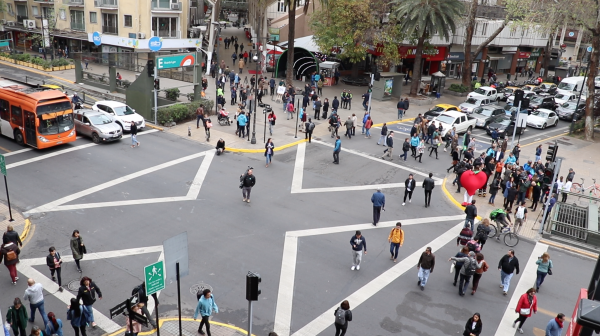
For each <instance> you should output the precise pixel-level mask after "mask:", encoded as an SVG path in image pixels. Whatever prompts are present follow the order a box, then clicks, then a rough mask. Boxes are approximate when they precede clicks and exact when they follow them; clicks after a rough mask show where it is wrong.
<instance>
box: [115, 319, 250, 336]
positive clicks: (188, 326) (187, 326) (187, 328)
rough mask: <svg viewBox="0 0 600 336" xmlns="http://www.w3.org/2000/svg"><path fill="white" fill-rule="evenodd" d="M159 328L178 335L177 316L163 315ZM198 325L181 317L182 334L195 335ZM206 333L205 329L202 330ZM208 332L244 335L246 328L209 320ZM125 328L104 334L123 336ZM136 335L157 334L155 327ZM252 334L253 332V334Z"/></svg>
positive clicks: (222, 335)
mask: <svg viewBox="0 0 600 336" xmlns="http://www.w3.org/2000/svg"><path fill="white" fill-rule="evenodd" d="M158 323H159V328H160V335H161V336H179V318H177V317H165V318H160V320H159V322H158ZM199 325H200V319H198V320H194V319H193V318H189V317H182V318H181V334H182V335H184V336H196V335H199V334H198V326H199ZM145 329H146V328H144V329H143V330H145ZM203 331H204V332H205V333H206V329H204V330H203ZM210 333H211V335H215V336H245V335H247V332H246V330H244V329H242V328H238V327H236V326H234V325H231V324H227V323H221V322H215V321H210ZM124 335H125V328H121V329H119V330H118V331H116V332H114V333H112V334H106V336H124ZM138 335H143V336H146V335H157V332H156V329H153V330H145V331H142V332H140V333H139V334H138ZM253 335H254V334H253Z"/></svg>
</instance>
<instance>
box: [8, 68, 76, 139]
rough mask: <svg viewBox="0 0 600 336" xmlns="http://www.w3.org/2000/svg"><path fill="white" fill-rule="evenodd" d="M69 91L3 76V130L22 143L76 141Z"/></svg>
mask: <svg viewBox="0 0 600 336" xmlns="http://www.w3.org/2000/svg"><path fill="white" fill-rule="evenodd" d="M73 120H74V119H73V107H72V105H71V100H69V97H67V95H66V94H65V93H63V92H61V91H59V90H52V89H49V88H48V87H32V86H28V85H23V84H20V83H16V82H12V81H10V80H5V79H0V133H1V134H2V135H4V136H6V137H9V138H11V139H14V140H15V141H16V142H17V143H18V144H20V145H28V146H32V147H35V148H40V149H41V148H48V147H53V146H56V145H60V144H64V143H67V142H72V141H75V138H76V134H75V125H74V123H73Z"/></svg>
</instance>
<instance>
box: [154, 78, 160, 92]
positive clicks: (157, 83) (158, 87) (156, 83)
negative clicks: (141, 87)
mask: <svg viewBox="0 0 600 336" xmlns="http://www.w3.org/2000/svg"><path fill="white" fill-rule="evenodd" d="M154 88H155V89H156V90H160V79H158V78H157V79H155V80H154Z"/></svg>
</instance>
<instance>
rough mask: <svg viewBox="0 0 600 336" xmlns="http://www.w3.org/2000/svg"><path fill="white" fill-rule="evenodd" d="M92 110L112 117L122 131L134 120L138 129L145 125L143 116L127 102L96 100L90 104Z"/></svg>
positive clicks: (127, 128) (126, 129) (128, 128)
mask: <svg viewBox="0 0 600 336" xmlns="http://www.w3.org/2000/svg"><path fill="white" fill-rule="evenodd" d="M92 109H93V110H96V111H103V112H105V113H107V114H108V115H109V116H110V117H112V118H113V119H114V120H115V122H116V123H117V124H119V126H121V128H122V129H123V130H124V131H129V130H130V128H131V122H132V121H134V122H135V124H136V126H137V128H138V130H139V131H141V130H143V129H144V127H146V122H145V121H144V117H142V116H141V115H139V114H137V113H135V110H134V109H132V108H131V107H129V106H128V105H127V104H123V103H120V102H116V101H109V100H103V101H98V102H96V103H95V104H94V106H92Z"/></svg>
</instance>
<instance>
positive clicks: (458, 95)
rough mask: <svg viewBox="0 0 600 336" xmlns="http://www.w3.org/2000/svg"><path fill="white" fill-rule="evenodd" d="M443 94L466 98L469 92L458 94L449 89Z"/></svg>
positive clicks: (443, 91) (444, 90)
mask: <svg viewBox="0 0 600 336" xmlns="http://www.w3.org/2000/svg"><path fill="white" fill-rule="evenodd" d="M442 93H443V94H449V95H452V96H456V97H466V96H467V95H468V94H469V93H468V92H456V91H450V90H448V89H443V90H442Z"/></svg>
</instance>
